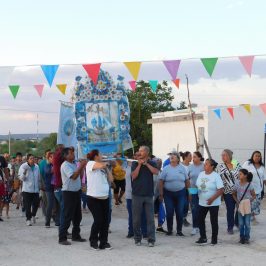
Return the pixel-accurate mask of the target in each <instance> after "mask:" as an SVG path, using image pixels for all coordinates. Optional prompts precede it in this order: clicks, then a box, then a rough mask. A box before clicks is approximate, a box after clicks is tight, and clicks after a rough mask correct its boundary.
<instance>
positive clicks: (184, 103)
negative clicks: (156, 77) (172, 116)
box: [176, 101, 188, 110]
mask: <svg viewBox="0 0 266 266" xmlns="http://www.w3.org/2000/svg"><path fill="white" fill-rule="evenodd" d="M176 109H177V110H184V109H188V106H187V105H186V102H185V101H181V102H180V103H179V106H178V107H177V108H176Z"/></svg>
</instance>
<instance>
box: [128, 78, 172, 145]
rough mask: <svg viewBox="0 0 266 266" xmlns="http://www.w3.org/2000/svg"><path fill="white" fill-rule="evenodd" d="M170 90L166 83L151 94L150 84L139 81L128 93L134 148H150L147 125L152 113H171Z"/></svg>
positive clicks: (149, 128) (149, 135) (150, 140)
mask: <svg viewBox="0 0 266 266" xmlns="http://www.w3.org/2000/svg"><path fill="white" fill-rule="evenodd" d="M171 92H172V88H171V87H170V86H168V83H167V82H166V81H163V82H162V83H161V84H158V85H157V90H156V92H153V91H152V89H151V87H150V84H149V83H148V82H145V81H139V82H137V84H136V90H135V91H129V92H128V100H129V106H130V126H131V130H130V134H131V137H132V141H133V143H134V146H135V147H138V146H140V145H147V146H149V147H151V146H152V129H151V125H148V124H147V120H148V119H150V118H151V114H152V113H158V112H166V111H173V110H175V108H174V107H173V106H172V101H173V99H174V96H173V95H172V93H171Z"/></svg>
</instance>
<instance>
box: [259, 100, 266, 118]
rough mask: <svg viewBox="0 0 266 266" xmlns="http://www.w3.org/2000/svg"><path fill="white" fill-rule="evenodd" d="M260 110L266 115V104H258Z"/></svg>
mask: <svg viewBox="0 0 266 266" xmlns="http://www.w3.org/2000/svg"><path fill="white" fill-rule="evenodd" d="M260 108H261V110H262V111H263V112H264V114H265V115H266V103H263V104H260Z"/></svg>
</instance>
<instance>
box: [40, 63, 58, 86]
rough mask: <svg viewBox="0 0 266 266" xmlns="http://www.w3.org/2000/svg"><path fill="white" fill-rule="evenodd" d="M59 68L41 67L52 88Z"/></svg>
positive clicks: (53, 66) (56, 66)
mask: <svg viewBox="0 0 266 266" xmlns="http://www.w3.org/2000/svg"><path fill="white" fill-rule="evenodd" d="M58 67H59V65H42V66H41V68H42V71H43V74H44V75H45V77H46V79H47V81H48V84H49V86H50V87H52V84H53V81H54V77H55V74H56V72H57V70H58Z"/></svg>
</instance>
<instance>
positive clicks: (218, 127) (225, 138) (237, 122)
mask: <svg viewBox="0 0 266 266" xmlns="http://www.w3.org/2000/svg"><path fill="white" fill-rule="evenodd" d="M212 109H214V107H211V108H209V110H208V145H209V148H210V151H211V154H212V156H213V158H215V159H216V160H217V161H220V160H221V159H220V157H221V156H220V154H221V152H222V150H223V149H225V148H229V149H231V150H232V151H233V152H234V157H235V159H237V160H238V161H239V162H241V163H243V162H244V161H246V160H247V159H248V158H250V156H251V154H252V152H253V151H254V150H260V151H261V152H262V155H263V147H264V146H263V145H264V124H265V123H266V116H265V114H264V113H263V112H262V110H261V109H260V107H258V106H252V108H251V114H249V113H248V112H247V111H246V110H245V109H244V108H243V107H239V108H235V109H234V113H235V119H234V120H233V119H232V118H231V117H230V115H229V113H228V112H227V110H226V109H224V110H222V119H221V120H220V119H219V118H217V116H216V115H215V114H214V112H213V111H212Z"/></svg>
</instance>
